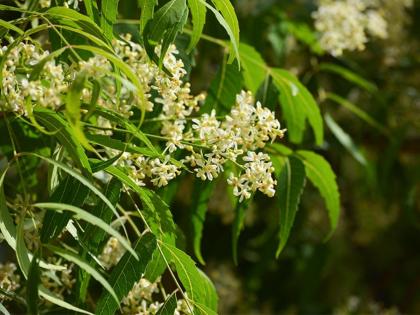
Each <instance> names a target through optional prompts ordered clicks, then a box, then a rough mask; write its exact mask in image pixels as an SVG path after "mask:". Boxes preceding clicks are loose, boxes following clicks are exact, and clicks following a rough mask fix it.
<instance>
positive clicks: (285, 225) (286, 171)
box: [276, 156, 305, 257]
mask: <svg viewBox="0 0 420 315" xmlns="http://www.w3.org/2000/svg"><path fill="white" fill-rule="evenodd" d="M277 187H278V188H277V189H278V199H279V206H280V232H279V238H280V243H279V245H278V247H277V251H276V257H278V256H279V255H280V253H281V251H282V250H283V248H284V246H285V245H286V242H287V240H288V238H289V234H290V231H291V229H292V226H293V223H294V221H295V216H296V212H297V210H298V206H299V202H300V196H301V195H302V192H303V188H304V187H305V167H304V165H303V163H302V162H301V161H300V160H299V159H297V158H296V157H294V156H290V157H288V158H286V159H285V163H284V166H283V169H282V171H281V173H280V178H279V180H278V184H277Z"/></svg>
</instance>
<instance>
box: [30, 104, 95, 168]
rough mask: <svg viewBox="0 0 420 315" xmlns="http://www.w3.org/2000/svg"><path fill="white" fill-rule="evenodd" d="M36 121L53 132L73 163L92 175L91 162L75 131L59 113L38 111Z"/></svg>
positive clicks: (35, 112)
mask: <svg viewBox="0 0 420 315" xmlns="http://www.w3.org/2000/svg"><path fill="white" fill-rule="evenodd" d="M34 115H35V117H36V119H37V120H38V121H39V122H40V123H41V124H42V125H43V126H45V127H46V128H47V129H48V130H49V131H51V132H53V134H54V137H55V138H57V140H58V141H59V142H60V144H61V145H62V146H63V147H64V148H65V149H66V150H67V152H68V153H69V154H70V156H71V157H72V159H73V161H74V162H75V163H76V164H78V166H79V167H80V168H82V170H85V173H91V169H90V164H89V160H88V158H87V156H86V153H85V151H84V149H83V147H82V146H81V145H80V143H79V142H78V141H77V137H76V136H75V134H74V133H73V130H72V129H71V128H70V126H69V125H68V124H67V123H66V121H65V120H64V119H62V118H61V117H60V116H59V115H58V114H57V113H55V112H53V111H50V110H46V109H36V110H35V111H34Z"/></svg>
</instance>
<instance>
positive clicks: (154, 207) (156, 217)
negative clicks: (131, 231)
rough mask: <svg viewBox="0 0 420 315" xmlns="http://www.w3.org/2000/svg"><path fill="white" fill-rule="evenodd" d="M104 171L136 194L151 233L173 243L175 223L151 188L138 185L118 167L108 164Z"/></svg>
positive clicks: (164, 204)
mask: <svg viewBox="0 0 420 315" xmlns="http://www.w3.org/2000/svg"><path fill="white" fill-rule="evenodd" d="M106 171H107V172H108V173H109V174H111V175H113V176H115V177H116V178H118V179H119V180H120V181H121V182H122V183H123V184H125V185H127V186H128V187H129V188H131V189H132V190H133V191H134V192H136V193H137V194H138V196H139V197H140V199H141V202H142V204H143V209H142V215H143V216H144V218H145V220H146V222H147V224H148V226H149V228H150V230H151V231H152V232H153V234H154V235H156V237H157V238H158V239H163V240H165V241H166V242H169V243H171V244H174V243H175V238H176V225H175V223H174V221H173V218H172V213H171V211H170V210H169V207H168V205H167V204H166V203H165V202H164V201H163V200H162V199H161V198H160V197H159V196H158V195H157V194H156V193H155V192H153V191H152V190H149V189H147V188H143V187H140V186H138V185H137V184H136V183H135V182H134V181H133V180H132V179H131V178H130V177H128V176H127V175H126V174H125V173H124V172H123V171H121V170H120V169H119V168H117V167H114V166H110V167H108V168H107V169H106Z"/></svg>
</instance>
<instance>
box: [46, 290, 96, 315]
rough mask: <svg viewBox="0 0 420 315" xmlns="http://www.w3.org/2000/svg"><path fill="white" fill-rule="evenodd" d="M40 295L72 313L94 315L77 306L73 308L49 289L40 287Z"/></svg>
mask: <svg viewBox="0 0 420 315" xmlns="http://www.w3.org/2000/svg"><path fill="white" fill-rule="evenodd" d="M39 295H40V296H41V297H43V298H44V299H46V300H47V301H49V302H51V303H53V304H55V305H58V306H60V307H62V308H65V309H68V310H70V311H74V312H78V313H82V314H88V315H93V313H91V312H88V311H85V310H83V309H81V308H78V307H76V306H73V305H72V304H70V303H67V302H66V301H64V300H63V298H62V297H59V296H57V295H55V294H54V293H52V292H51V291H49V290H48V289H46V288H45V287H42V286H41V287H39Z"/></svg>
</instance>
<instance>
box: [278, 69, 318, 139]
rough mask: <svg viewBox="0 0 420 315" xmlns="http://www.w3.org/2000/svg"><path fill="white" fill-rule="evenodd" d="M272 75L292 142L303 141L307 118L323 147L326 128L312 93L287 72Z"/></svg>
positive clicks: (280, 70) (280, 71)
mask: <svg viewBox="0 0 420 315" xmlns="http://www.w3.org/2000/svg"><path fill="white" fill-rule="evenodd" d="M271 75H272V77H273V82H274V84H275V86H276V87H277V88H278V89H279V91H280V103H281V106H282V109H283V112H284V115H285V119H286V121H287V123H288V134H289V135H290V140H291V141H292V142H295V143H300V142H301V141H302V138H303V132H304V130H305V120H306V118H307V119H308V121H309V124H310V125H311V127H312V130H313V131H314V134H315V142H316V144H318V145H321V144H322V142H323V141H324V127H323V122H322V117H321V113H320V110H319V107H318V105H317V103H316V102H315V100H314V98H313V97H312V95H311V93H310V92H309V91H308V90H307V89H306V88H305V87H304V86H303V85H302V83H300V82H299V80H298V79H297V78H296V77H295V76H294V75H292V74H291V73H290V72H288V71H286V70H282V69H272V71H271Z"/></svg>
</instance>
